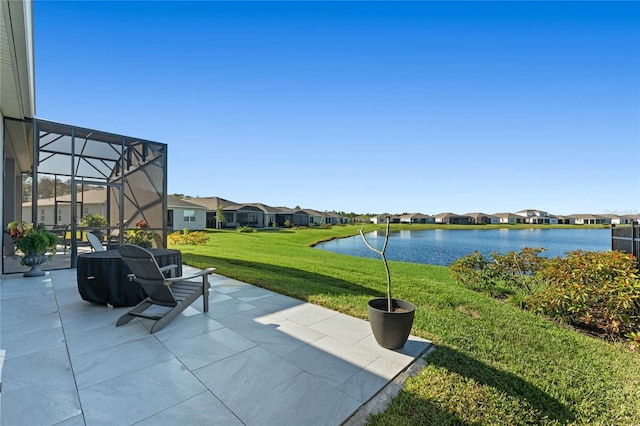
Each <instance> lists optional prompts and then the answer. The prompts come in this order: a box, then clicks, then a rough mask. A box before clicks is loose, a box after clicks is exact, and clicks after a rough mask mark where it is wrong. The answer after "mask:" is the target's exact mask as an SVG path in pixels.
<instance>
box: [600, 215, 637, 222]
mask: <svg viewBox="0 0 640 426" xmlns="http://www.w3.org/2000/svg"><path fill="white" fill-rule="evenodd" d="M600 216H601V217H603V218H608V219H609V220H611V224H613V225H626V224H628V223H630V222H628V221H627V219H626V218H625V217H624V216H620V215H617V214H602V215H600Z"/></svg>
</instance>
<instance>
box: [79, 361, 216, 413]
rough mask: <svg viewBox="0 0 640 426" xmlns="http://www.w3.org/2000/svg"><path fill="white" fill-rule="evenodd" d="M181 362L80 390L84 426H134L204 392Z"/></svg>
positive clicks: (163, 364)
mask: <svg viewBox="0 0 640 426" xmlns="http://www.w3.org/2000/svg"><path fill="white" fill-rule="evenodd" d="M205 390H206V388H205V387H204V386H203V385H202V383H200V382H199V381H198V380H197V379H196V378H195V377H194V376H193V375H192V374H191V373H190V372H189V371H188V370H187V369H186V368H185V367H184V366H183V365H182V364H180V362H178V361H177V360H171V361H167V362H164V363H160V364H155V365H153V366H151V367H149V368H145V369H143V370H138V371H136V372H135V373H132V374H128V375H125V376H121V377H117V378H115V379H112V380H108V381H106V382H102V383H100V384H97V385H94V386H91V387H89V388H86V389H80V390H79V391H78V392H79V395H80V401H81V402H82V408H83V410H84V415H85V422H86V424H87V426H93V425H108V426H111V425H113V424H114V422H115V423H118V424H123V425H124V424H127V425H129V424H133V423H136V422H138V421H141V420H145V419H147V418H148V417H150V416H153V415H155V414H158V413H160V412H162V411H164V410H166V409H167V408H168V407H173V406H175V405H178V404H180V403H182V402H184V401H186V400H188V399H190V398H193V397H194V396H196V395H198V394H200V393H202V392H203V391H205Z"/></svg>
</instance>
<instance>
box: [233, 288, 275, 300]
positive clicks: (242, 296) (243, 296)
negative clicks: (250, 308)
mask: <svg viewBox="0 0 640 426" xmlns="http://www.w3.org/2000/svg"><path fill="white" fill-rule="evenodd" d="M274 294H275V293H274V292H272V291H269V290H265V289H263V288H260V287H249V288H246V289H243V290H239V291H236V292H234V293H233V297H235V298H236V299H239V300H242V301H243V302H249V303H251V302H253V301H256V300H260V299H264V298H265V297H271V296H273V295H274Z"/></svg>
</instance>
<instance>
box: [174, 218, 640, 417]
mask: <svg viewBox="0 0 640 426" xmlns="http://www.w3.org/2000/svg"><path fill="white" fill-rule="evenodd" d="M382 226H383V225H365V226H364V228H365V231H369V230H373V229H378V228H380V227H382ZM403 226H407V227H408V228H409V229H418V228H423V227H433V225H418V226H415V225H394V226H393V229H401V228H402V227H403ZM437 226H441V225H437ZM453 226H455V225H453ZM490 226H492V225H482V226H481V227H482V228H483V229H489V228H488V227H490ZM516 226H518V227H525V228H530V227H534V226H532V225H525V226H519V225H509V226H507V227H508V228H512V227H516ZM538 226H540V225H538ZM543 226H545V227H548V228H556V227H558V226H562V225H543ZM460 227H461V229H470V225H461V226H460ZM494 227H495V225H494ZM501 227H505V226H504V225H502V226H501ZM569 227H576V225H569ZM596 227H598V228H602V226H596ZM358 229H359V226H346V227H333V228H330V229H304V230H281V231H279V232H257V233H246V234H243V233H238V232H235V231H214V230H208V231H207V232H208V233H209V235H210V240H209V243H208V244H207V245H206V246H185V245H180V246H175V248H179V249H180V250H181V251H182V254H183V260H184V261H185V263H187V264H190V265H193V266H196V267H200V268H203V267H208V266H215V267H216V268H217V271H216V272H217V273H220V274H221V275H225V276H229V277H232V278H235V279H238V280H241V281H244V282H247V283H250V284H254V285H258V286H261V287H264V288H268V289H270V290H273V291H276V292H279V293H281V294H286V295H289V296H292V297H295V298H298V299H301V300H306V301H309V302H311V303H315V304H318V305H322V306H326V307H328V308H331V309H335V310H337V311H340V312H343V313H346V314H349V315H352V316H356V317H360V318H363V319H366V303H367V301H368V300H369V299H370V298H372V297H378V296H381V295H384V292H385V278H384V271H383V266H382V263H381V262H380V261H379V260H376V259H365V258H358V257H353V256H347V255H339V254H335V253H330V252H326V251H322V250H317V249H313V248H312V247H311V246H312V245H313V244H314V243H317V242H318V241H320V240H326V239H329V238H342V237H346V236H351V235H356V234H357V232H358ZM389 263H390V268H391V275H392V280H393V282H394V284H393V285H394V289H395V292H394V297H398V298H402V299H406V300H409V301H411V302H412V303H414V304H416V306H417V310H416V319H415V323H414V329H413V330H412V333H413V334H415V335H418V336H420V337H424V338H426V339H429V340H431V341H433V342H434V343H435V344H436V346H437V350H436V351H434V352H433V353H432V354H431V355H429V356H428V357H427V358H426V361H427V367H426V368H425V369H423V370H422V371H421V372H420V374H419V375H417V376H416V377H414V378H411V379H410V380H409V381H408V382H407V386H406V388H405V389H404V390H403V391H402V392H401V393H400V394H399V395H398V396H397V397H396V398H395V399H394V401H393V402H392V404H391V405H390V406H389V407H388V409H387V410H386V411H385V412H384V413H382V414H380V415H378V416H375V417H374V418H373V419H371V424H375V425H388V424H401V425H424V424H496V425H497V424H609V425H616V424H621V425H622V424H640V392H639V391H638V389H640V355H639V354H638V353H636V352H633V351H631V350H629V349H628V348H626V347H625V345H624V344H622V343H607V342H604V341H601V340H598V339H596V338H592V337H588V336H584V335H581V334H579V333H577V332H575V331H573V330H570V329H567V328H563V327H561V326H558V325H557V324H555V323H553V322H550V321H547V320H545V319H543V318H540V317H537V316H535V315H533V314H531V313H528V312H524V311H521V310H520V309H518V308H515V307H513V306H510V305H508V304H506V303H503V302H500V301H497V300H493V299H491V298H488V297H486V296H484V295H482V294H479V293H475V292H473V291H470V290H468V289H466V288H464V287H463V286H461V285H458V284H457V283H455V282H454V281H453V280H452V279H451V278H450V277H449V274H448V269H447V268H446V267H443V266H433V265H420V264H412V263H406V262H394V261H391V262H389Z"/></svg>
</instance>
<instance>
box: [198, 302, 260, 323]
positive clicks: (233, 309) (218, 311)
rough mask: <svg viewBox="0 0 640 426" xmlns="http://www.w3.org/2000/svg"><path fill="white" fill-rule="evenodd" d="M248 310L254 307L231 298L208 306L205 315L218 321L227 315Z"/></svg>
mask: <svg viewBox="0 0 640 426" xmlns="http://www.w3.org/2000/svg"><path fill="white" fill-rule="evenodd" d="M249 309H255V306H254V305H252V304H250V303H246V302H242V301H240V300H236V299H233V298H232V299H228V300H223V301H221V302H216V303H211V304H209V312H207V313H206V314H205V315H207V316H209V317H210V318H213V319H219V318H222V317H226V316H228V315H233V314H237V313H238V312H242V311H247V310H249Z"/></svg>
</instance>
